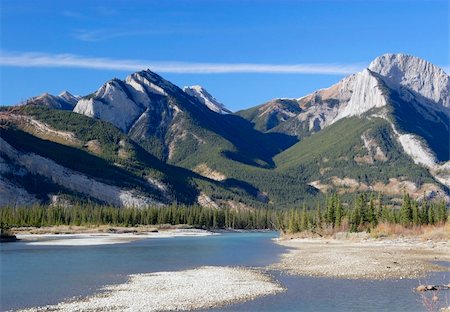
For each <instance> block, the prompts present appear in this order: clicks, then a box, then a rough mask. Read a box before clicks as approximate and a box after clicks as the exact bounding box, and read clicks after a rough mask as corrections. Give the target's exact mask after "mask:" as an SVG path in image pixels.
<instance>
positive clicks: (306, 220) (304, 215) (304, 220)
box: [301, 204, 309, 231]
mask: <svg viewBox="0 0 450 312" xmlns="http://www.w3.org/2000/svg"><path fill="white" fill-rule="evenodd" d="M308 229H309V216H308V212H307V211H306V206H305V205H304V204H303V211H302V223H301V230H302V231H307V230H308Z"/></svg>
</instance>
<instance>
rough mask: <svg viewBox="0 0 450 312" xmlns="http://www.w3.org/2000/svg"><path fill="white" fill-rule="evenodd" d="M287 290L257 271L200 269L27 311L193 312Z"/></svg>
mask: <svg viewBox="0 0 450 312" xmlns="http://www.w3.org/2000/svg"><path fill="white" fill-rule="evenodd" d="M281 291H283V288H282V287H281V286H280V285H279V284H278V283H276V282H274V281H273V280H272V279H271V278H270V277H269V276H268V275H266V274H264V273H262V272H261V271H258V270H256V269H247V268H234V267H212V266H207V267H200V268H197V269H191V270H186V271H178V272H158V273H149V274H136V275H130V278H129V280H128V282H126V283H124V284H119V285H111V286H106V287H104V288H103V289H102V291H101V292H99V293H98V294H96V295H93V296H90V297H86V298H83V299H77V300H72V301H67V302H62V303H59V304H57V305H51V306H45V307H37V308H31V309H27V310H23V311H172V310H193V309H205V308H211V307H216V306H221V305H225V304H230V303H236V302H241V301H247V300H253V299H255V298H258V297H261V296H266V295H271V294H276V293H279V292H281Z"/></svg>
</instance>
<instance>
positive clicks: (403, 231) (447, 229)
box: [370, 222, 450, 241]
mask: <svg viewBox="0 0 450 312" xmlns="http://www.w3.org/2000/svg"><path fill="white" fill-rule="evenodd" d="M370 236H371V237H372V238H383V237H395V236H402V237H410V236H413V237H418V238H422V239H423V240H432V241H448V240H450V223H448V222H447V223H445V224H440V225H424V226H418V227H411V228H407V227H404V226H402V225H400V224H390V223H381V224H379V225H378V226H377V227H376V228H374V229H373V230H372V231H371V232H370Z"/></svg>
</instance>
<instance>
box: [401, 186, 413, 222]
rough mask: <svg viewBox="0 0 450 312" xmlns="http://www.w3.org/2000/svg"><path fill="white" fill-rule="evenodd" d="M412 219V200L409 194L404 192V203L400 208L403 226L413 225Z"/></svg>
mask: <svg viewBox="0 0 450 312" xmlns="http://www.w3.org/2000/svg"><path fill="white" fill-rule="evenodd" d="M412 219H413V215H412V207H411V199H410V197H409V194H408V193H406V192H403V203H402V207H401V208H400V223H401V224H402V225H403V226H409V225H411V222H412Z"/></svg>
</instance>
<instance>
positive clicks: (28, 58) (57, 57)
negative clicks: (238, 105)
mask: <svg viewBox="0 0 450 312" xmlns="http://www.w3.org/2000/svg"><path fill="white" fill-rule="evenodd" d="M0 65H1V66H13V67H60V68H89V69H97V70H119V71H128V72H130V71H138V70H143V69H147V68H149V69H151V70H152V71H155V72H160V73H177V74H231V73H261V74H321V75H347V74H351V73H355V72H357V71H359V70H361V69H362V68H363V67H364V64H359V63H355V64H326V63H323V64H252V63H190V62H172V61H171V62H151V61H142V60H125V59H112V58H94V57H85V56H80V55H74V54H46V53H13V52H8V51H1V57H0Z"/></svg>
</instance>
